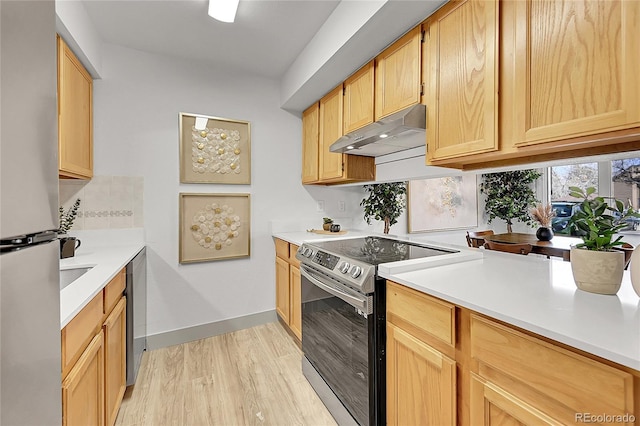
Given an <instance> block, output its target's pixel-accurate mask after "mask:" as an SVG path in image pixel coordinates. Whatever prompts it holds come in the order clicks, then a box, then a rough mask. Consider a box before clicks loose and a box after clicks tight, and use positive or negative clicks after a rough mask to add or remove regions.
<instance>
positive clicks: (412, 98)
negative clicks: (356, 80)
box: [375, 25, 422, 120]
mask: <svg viewBox="0 0 640 426" xmlns="http://www.w3.org/2000/svg"><path fill="white" fill-rule="evenodd" d="M421 36H422V34H421V27H420V25H418V26H417V27H415V28H414V29H412V30H411V31H409V32H408V33H407V34H405V35H404V36H402V37H401V38H400V39H399V40H398V41H396V42H395V43H393V44H392V45H391V46H389V47H388V48H386V49H385V50H384V52H382V53H381V54H380V55H378V56H377V57H376V72H375V74H376V77H375V78H376V81H375V85H376V91H375V92H376V93H375V95H376V96H375V112H376V114H375V119H376V120H379V119H381V118H382V117H386V116H387V115H389V114H393V113H394V112H398V111H400V110H401V109H403V108H406V107H408V106H410V105H414V104H417V103H420V92H421V89H422V82H421V81H420V77H421V72H420V65H421V60H420V54H421V52H420V51H421V46H420V38H421Z"/></svg>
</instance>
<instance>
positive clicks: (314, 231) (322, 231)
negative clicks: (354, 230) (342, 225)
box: [307, 229, 347, 235]
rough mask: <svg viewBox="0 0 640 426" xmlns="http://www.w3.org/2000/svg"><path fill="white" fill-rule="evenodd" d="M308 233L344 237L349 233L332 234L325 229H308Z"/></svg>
mask: <svg viewBox="0 0 640 426" xmlns="http://www.w3.org/2000/svg"><path fill="white" fill-rule="evenodd" d="M307 232H313V233H314V234H320V235H344V234H346V233H347V231H338V232H331V231H325V230H324V229H307Z"/></svg>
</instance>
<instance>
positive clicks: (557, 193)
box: [551, 159, 640, 201]
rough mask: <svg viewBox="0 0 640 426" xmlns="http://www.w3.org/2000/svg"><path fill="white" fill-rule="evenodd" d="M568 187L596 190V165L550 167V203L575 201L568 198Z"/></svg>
mask: <svg viewBox="0 0 640 426" xmlns="http://www.w3.org/2000/svg"><path fill="white" fill-rule="evenodd" d="M639 160H640V159H639ZM638 164H640V162H639V163H638ZM639 171H640V170H639ZM570 186H579V187H580V188H588V187H590V186H592V187H594V188H596V189H598V163H583V164H570V165H567V166H555V167H551V201H577V200H576V199H575V198H573V197H571V196H569V187H570Z"/></svg>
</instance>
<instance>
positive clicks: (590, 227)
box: [569, 186, 640, 294]
mask: <svg viewBox="0 0 640 426" xmlns="http://www.w3.org/2000/svg"><path fill="white" fill-rule="evenodd" d="M569 190H570V195H571V196H572V197H576V198H582V199H583V201H582V202H581V203H580V208H579V209H578V210H577V211H576V212H575V213H574V214H573V216H572V217H571V219H570V221H569V226H571V227H572V228H573V229H575V230H577V231H578V233H579V234H580V235H581V237H580V238H582V243H579V244H576V245H575V246H572V247H571V271H572V272H573V279H574V280H575V282H576V286H577V287H578V288H579V289H581V290H584V291H588V292H591V293H599V294H616V293H617V292H618V290H619V289H620V285H621V283H622V274H623V271H624V265H625V255H624V253H623V252H622V251H620V250H615V248H616V247H620V246H622V245H623V244H624V241H622V236H620V235H618V236H616V234H617V233H618V231H620V230H622V229H624V228H625V227H626V223H625V222H624V220H625V219H627V218H630V217H640V215H639V214H638V213H635V212H634V211H633V207H631V206H628V207H625V206H624V204H623V203H622V201H620V200H616V199H613V198H612V200H613V203H612V204H613V207H612V206H609V205H608V204H607V202H606V201H605V197H597V196H595V197H594V196H593V195H594V194H595V192H596V189H595V188H593V187H589V188H587V189H586V190H583V189H581V188H578V187H576V186H572V187H569ZM608 213H611V214H608Z"/></svg>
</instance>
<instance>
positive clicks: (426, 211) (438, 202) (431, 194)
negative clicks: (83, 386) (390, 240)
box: [407, 175, 478, 233]
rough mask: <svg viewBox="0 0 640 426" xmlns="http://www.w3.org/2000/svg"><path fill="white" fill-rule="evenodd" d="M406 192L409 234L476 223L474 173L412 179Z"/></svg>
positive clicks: (476, 198) (476, 186) (470, 225)
mask: <svg viewBox="0 0 640 426" xmlns="http://www.w3.org/2000/svg"><path fill="white" fill-rule="evenodd" d="M407 193H408V194H407V211H408V221H407V223H408V228H409V230H408V231H409V232H410V233H412V232H427V231H443V230H447V229H458V228H471V227H474V226H478V185H477V183H476V176H475V175H464V176H450V177H444V178H438V179H421V180H412V181H409V188H408V191H407Z"/></svg>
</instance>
